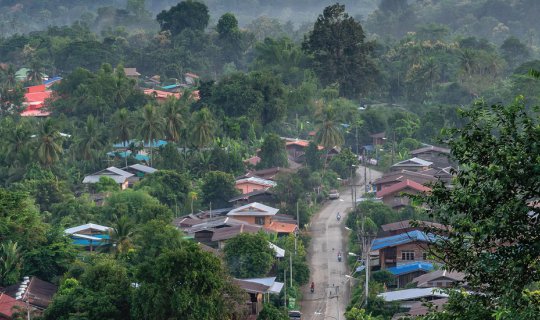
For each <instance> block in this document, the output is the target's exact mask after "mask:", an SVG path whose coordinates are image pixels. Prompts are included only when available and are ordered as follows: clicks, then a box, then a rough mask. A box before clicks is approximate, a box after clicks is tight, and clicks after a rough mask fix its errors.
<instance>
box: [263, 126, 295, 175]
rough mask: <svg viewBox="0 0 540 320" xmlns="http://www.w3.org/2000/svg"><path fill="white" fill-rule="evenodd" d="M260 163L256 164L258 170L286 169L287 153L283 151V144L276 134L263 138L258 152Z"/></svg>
mask: <svg viewBox="0 0 540 320" xmlns="http://www.w3.org/2000/svg"><path fill="white" fill-rule="evenodd" d="M259 157H260V158H261V162H259V163H258V164H257V167H258V168H261V169H264V168H273V167H288V166H289V163H288V160H287V152H286V151H285V142H284V141H283V140H281V138H280V137H279V136H278V135H276V134H273V133H271V134H269V135H267V136H266V138H264V141H263V144H262V146H261V151H260V152H259Z"/></svg>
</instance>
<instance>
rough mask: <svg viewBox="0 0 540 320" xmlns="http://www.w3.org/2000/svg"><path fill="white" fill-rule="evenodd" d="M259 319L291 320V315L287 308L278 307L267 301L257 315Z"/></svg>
mask: <svg viewBox="0 0 540 320" xmlns="http://www.w3.org/2000/svg"><path fill="white" fill-rule="evenodd" d="M257 320H289V316H288V315H287V312H286V311H285V310H282V309H278V308H276V307H274V305H273V304H271V303H267V304H265V305H264V306H263V309H262V311H261V312H260V313H259V315H258V316H257Z"/></svg>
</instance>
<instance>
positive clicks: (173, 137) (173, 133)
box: [163, 94, 185, 142]
mask: <svg viewBox="0 0 540 320" xmlns="http://www.w3.org/2000/svg"><path fill="white" fill-rule="evenodd" d="M184 96H185V94H184ZM163 116H164V118H165V133H166V135H167V139H168V140H169V141H173V142H178V141H179V140H180V134H181V131H182V128H183V127H184V117H183V116H182V113H181V103H180V100H178V99H176V98H175V97H169V98H168V99H167V101H165V103H164V104H163Z"/></svg>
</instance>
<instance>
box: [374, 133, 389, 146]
mask: <svg viewBox="0 0 540 320" xmlns="http://www.w3.org/2000/svg"><path fill="white" fill-rule="evenodd" d="M370 137H371V139H373V142H372V145H374V146H375V147H376V146H380V145H383V144H384V142H385V141H386V132H379V133H374V134H372V135H370Z"/></svg>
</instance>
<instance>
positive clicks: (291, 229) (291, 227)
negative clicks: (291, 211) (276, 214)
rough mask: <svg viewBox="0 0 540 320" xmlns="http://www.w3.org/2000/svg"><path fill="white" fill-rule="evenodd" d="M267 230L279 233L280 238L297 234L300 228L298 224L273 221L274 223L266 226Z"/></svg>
mask: <svg viewBox="0 0 540 320" xmlns="http://www.w3.org/2000/svg"><path fill="white" fill-rule="evenodd" d="M265 229H266V230H269V231H272V232H275V233H277V235H278V237H279V236H287V235H289V234H291V233H295V232H297V231H298V226H297V225H296V223H288V222H281V221H272V223H270V224H269V225H268V226H266V227H265Z"/></svg>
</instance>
